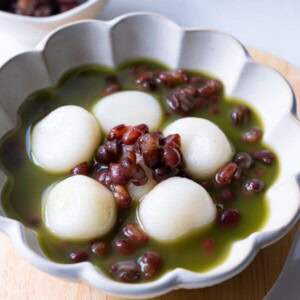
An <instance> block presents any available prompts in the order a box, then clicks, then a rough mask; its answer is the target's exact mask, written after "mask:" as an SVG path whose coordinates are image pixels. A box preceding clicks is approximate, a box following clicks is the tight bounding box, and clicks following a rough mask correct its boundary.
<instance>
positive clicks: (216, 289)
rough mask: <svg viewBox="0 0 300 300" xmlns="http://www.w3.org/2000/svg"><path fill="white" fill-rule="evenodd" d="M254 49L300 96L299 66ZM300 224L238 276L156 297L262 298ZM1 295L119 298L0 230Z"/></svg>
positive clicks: (44, 298) (169, 299) (175, 299)
mask: <svg viewBox="0 0 300 300" xmlns="http://www.w3.org/2000/svg"><path fill="white" fill-rule="evenodd" d="M251 53H252V55H253V56H254V57H255V58H256V59H257V60H258V61H259V62H262V63H265V64H268V65H271V66H273V67H274V68H276V69H278V70H279V71H280V72H282V73H283V74H284V75H285V76H286V77H287V78H288V79H289V81H290V82H291V84H292V85H293V87H294V89H295V92H296V94H297V95H298V99H300V70H299V69H297V68H295V67H293V66H291V65H289V64H287V63H286V62H284V61H282V60H280V59H278V58H275V57H273V56H270V55H268V54H266V53H262V52H259V51H256V50H251ZM299 106H300V105H299ZM297 226H299V224H298V225H296V226H295V227H294V228H293V229H292V230H291V231H290V233H289V234H288V235H286V236H285V237H284V238H283V239H281V240H280V241H278V242H277V243H275V244H273V245H272V246H269V247H267V248H266V249H264V250H262V251H260V252H259V254H258V255H257V256H256V258H255V259H254V261H253V262H252V263H251V264H250V266H249V267H248V268H247V269H246V270H244V271H243V272H242V273H241V274H239V275H237V276H236V277H234V278H232V279H230V280H228V281H226V282H224V283H221V284H219V285H216V286H213V287H210V288H205V289H197V290H178V291H175V292H172V293H169V294H168V295H165V296H162V297H159V298H156V299H155V300H194V299H197V300H202V299H205V300H211V299H214V300H225V299H226V300H228V299H230V300H235V299H237V300H240V299H243V300H257V299H262V298H263V296H264V295H265V294H266V293H267V292H268V291H269V289H270V288H271V287H272V285H273V283H274V281H275V280H276V279H277V277H278V275H279V273H280V271H281V269H282V267H283V264H284V262H285V259H286V256H287V254H288V251H289V248H290V245H291V242H292V240H293V237H294V235H295V232H296V227H297ZM0 299H1V300H7V299H8V300H15V299H16V300H21V299H30V300H48V299H49V300H54V299H55V300H56V299H57V300H64V299H66V300H70V299H71V300H72V299H82V300H89V299H93V300H119V298H114V297H110V296H106V295H104V294H102V293H101V292H100V291H98V290H96V289H94V288H91V287H89V286H88V285H87V284H84V283H71V282H67V281H64V280H62V279H58V278H55V277H52V276H50V275H48V274H45V273H42V272H41V271H39V270H37V269H35V268H34V267H32V266H30V265H29V264H28V263H27V262H25V261H24V259H23V258H21V257H20V256H19V255H18V254H17V253H16V251H15V249H14V248H13V247H12V245H11V242H10V241H9V239H8V238H7V237H6V236H4V235H3V234H0Z"/></svg>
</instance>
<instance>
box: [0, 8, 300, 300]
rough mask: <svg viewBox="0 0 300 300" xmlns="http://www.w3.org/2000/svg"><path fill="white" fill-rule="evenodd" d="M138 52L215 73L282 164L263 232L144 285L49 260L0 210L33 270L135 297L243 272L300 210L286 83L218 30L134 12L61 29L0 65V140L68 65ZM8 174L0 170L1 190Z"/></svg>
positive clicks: (297, 147) (298, 137)
mask: <svg viewBox="0 0 300 300" xmlns="http://www.w3.org/2000/svg"><path fill="white" fill-rule="evenodd" d="M136 57H151V58H154V59H159V60H161V61H163V62H165V63H166V64H168V65H169V66H171V67H172V68H178V67H181V68H193V69H199V70H203V71H206V72H209V73H211V74H213V75H215V76H217V77H219V78H220V79H221V80H222V81H223V82H224V85H225V89H226V93H227V95H229V96H234V97H238V98H242V99H244V100H245V101H246V102H247V103H249V104H250V105H251V106H253V107H254V108H255V109H256V110H257V111H258V112H259V113H260V114H261V116H262V118H263V122H264V127H265V135H264V137H265V141H266V142H267V143H268V144H269V145H270V146H272V148H273V149H274V150H275V151H276V153H277V155H278V157H279V160H280V165H281V171H280V175H279V177H278V179H277V181H276V182H275V183H274V184H273V185H272V187H271V188H270V189H269V190H268V192H267V196H268V202H269V206H270V216H269V219H268V220H267V222H266V225H265V226H264V228H263V229H262V230H261V231H259V232H255V233H253V234H251V235H250V236H249V237H248V238H246V239H244V240H240V241H237V242H235V243H234V245H233V247H232V249H231V251H230V254H229V255H228V257H227V258H226V260H225V261H224V262H223V263H222V264H220V265H219V266H217V267H216V268H214V269H212V270H210V271H208V272H204V273H195V272H191V271H188V270H184V269H180V268H177V269H175V270H173V271H170V272H168V273H167V274H165V275H164V276H162V277H161V278H158V279H157V280H155V281H153V282H149V283H142V284H125V283H119V282H116V281H113V280H111V279H109V278H107V277H106V276H105V275H104V274H103V273H102V272H101V271H100V270H99V269H97V268H96V267H94V266H93V265H92V264H91V263H89V262H83V263H79V264H71V265H64V264H58V263H54V262H52V261H50V260H49V259H48V258H47V257H46V256H45V255H44V254H43V252H42V251H41V249H40V247H39V244H38V240H37V236H36V234H35V233H34V232H33V231H32V230H30V229H28V228H26V227H24V226H23V225H22V224H21V223H20V222H18V221H15V220H12V219H10V218H8V217H6V216H5V212H4V211H3V210H2V211H0V215H1V216H0V229H1V230H2V231H3V232H5V233H6V234H7V235H8V236H10V238H11V239H12V241H13V243H14V245H15V247H16V249H17V250H18V251H19V253H20V254H21V255H22V256H23V257H24V258H25V259H26V260H27V261H29V262H30V263H31V264H33V265H34V266H36V267H37V268H39V269H41V270H43V271H45V272H48V273H51V274H53V275H56V276H61V277H64V278H68V279H72V280H83V281H86V282H88V283H89V284H91V285H92V286H94V287H97V288H99V289H100V290H102V291H103V292H105V293H108V294H113V295H117V296H120V297H129V298H138V299H141V298H147V297H154V296H157V295H161V294H163V293H166V292H168V291H171V290H174V289H178V288H200V287H206V286H211V285H214V284H216V283H219V282H221V281H224V280H226V279H228V278H230V277H232V276H234V275H236V274H238V273H239V272H241V271H242V270H243V269H244V268H245V267H246V266H247V265H248V264H249V263H250V262H251V261H252V259H253V258H254V256H255V255H256V253H257V252H258V251H259V249H261V248H263V247H265V246H267V245H269V244H270V243H273V242H275V241H276V240H278V239H279V238H281V237H282V236H283V235H284V234H286V233H287V232H288V230H289V229H290V228H291V227H292V225H293V224H294V223H295V222H296V221H297V219H298V217H299V214H300V197H299V193H300V189H299V183H300V173H299V171H300V165H299V153H300V142H299V141H300V126H299V121H298V120H297V118H296V114H295V112H296V101H295V96H294V93H293V91H292V89H291V87H290V86H289V84H288V82H287V81H286V80H285V79H284V78H283V77H282V76H281V75H280V74H279V73H278V72H277V71H275V70H273V69H272V68H269V67H267V66H264V65H261V64H258V63H255V62H254V61H253V60H252V59H251V57H250V56H249V54H248V52H247V51H246V49H245V48H244V47H243V46H242V45H241V44H240V43H239V42H238V41H237V40H236V39H234V38H232V37H231V36H229V35H227V34H225V33H222V32H218V31H211V30H187V29H183V28H181V27H179V26H178V25H176V24H174V23H173V22H172V21H170V20H168V19H166V18H164V17H162V16H159V15H153V14H142V13H138V14H129V15H125V16H121V17H119V18H117V19H114V20H112V21H109V22H101V21H86V22H79V23H76V24H73V25H69V26H66V27H64V28H62V29H60V30H58V31H56V32H54V33H53V34H52V35H51V36H49V37H48V38H47V39H45V40H44V41H43V42H41V43H40V44H39V46H38V48H37V49H35V50H34V51H30V52H26V53H23V54H20V55H18V56H16V57H14V58H13V59H11V60H10V61H9V62H7V63H6V64H5V65H4V66H3V67H2V68H1V70H0V91H1V92H0V124H1V126H0V137H1V136H2V135H4V134H5V133H7V132H8V131H9V130H11V129H12V128H14V127H15V126H16V124H17V110H18V108H19V106H20V104H21V103H22V102H23V101H24V99H25V98H26V97H27V96H28V95H30V94H31V93H32V92H34V91H36V90H38V89H42V88H45V87H49V86H53V85H55V84H56V83H57V81H58V80H59V78H60V77H61V76H62V75H63V74H64V73H65V72H66V71H68V70H70V69H71V68H74V67H78V66H81V65H87V64H99V63H101V64H106V65H108V66H116V65H118V64H119V63H120V62H122V61H124V60H127V59H130V58H136ZM6 179H7V178H6V176H5V175H4V173H3V172H0V187H1V188H2V187H3V185H4V184H5V182H6Z"/></svg>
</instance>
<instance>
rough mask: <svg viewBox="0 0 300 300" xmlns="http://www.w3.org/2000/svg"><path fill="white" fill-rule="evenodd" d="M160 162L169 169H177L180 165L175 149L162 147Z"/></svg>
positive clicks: (178, 153) (177, 152)
mask: <svg viewBox="0 0 300 300" xmlns="http://www.w3.org/2000/svg"><path fill="white" fill-rule="evenodd" d="M162 161H163V163H164V164H165V165H166V166H168V167H170V168H174V169H175V168H177V167H178V166H179V165H180V163H181V154H180V152H179V151H178V150H176V149H175V148H171V147H169V146H164V147H163V149H162Z"/></svg>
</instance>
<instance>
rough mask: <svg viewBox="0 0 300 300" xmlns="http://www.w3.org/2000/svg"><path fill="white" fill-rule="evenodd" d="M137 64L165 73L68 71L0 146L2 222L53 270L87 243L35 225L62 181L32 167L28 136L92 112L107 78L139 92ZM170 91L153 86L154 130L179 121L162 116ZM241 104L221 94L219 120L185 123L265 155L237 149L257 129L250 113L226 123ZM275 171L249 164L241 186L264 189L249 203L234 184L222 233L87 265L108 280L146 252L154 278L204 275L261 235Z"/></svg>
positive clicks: (128, 212) (122, 216) (123, 219)
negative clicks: (179, 271)
mask: <svg viewBox="0 0 300 300" xmlns="http://www.w3.org/2000/svg"><path fill="white" fill-rule="evenodd" d="M138 64H139V65H140V64H144V65H147V67H148V69H150V70H159V71H164V70H168V68H167V67H166V66H164V65H162V64H160V63H157V62H154V61H150V60H141V61H131V62H127V63H126V64H123V65H121V66H120V67H119V68H117V69H116V70H113V69H109V68H106V67H103V66H86V67H81V68H79V69H76V70H72V71H70V72H68V73H67V74H66V75H65V76H64V77H63V78H62V80H61V81H60V83H59V84H58V85H57V86H56V87H54V88H48V89H44V90H41V91H37V92H35V93H34V94H32V95H31V96H30V97H29V98H28V99H27V100H26V101H25V102H24V104H23V105H22V106H21V108H20V110H19V124H18V127H17V128H16V129H15V130H13V132H10V133H9V134H7V135H6V136H5V137H4V138H3V139H2V142H1V146H0V155H1V156H0V158H1V164H2V165H3V167H4V169H5V170H6V171H7V174H8V176H9V180H8V183H7V185H6V186H5V188H4V190H3V193H2V205H3V207H4V210H5V212H6V214H7V215H8V216H9V217H11V218H13V219H16V220H19V221H21V222H22V223H23V224H25V225H26V226H29V227H31V228H32V229H34V230H35V231H36V232H37V233H38V235H39V239H40V243H41V246H42V249H43V250H44V252H45V253H46V254H47V255H48V256H49V257H50V258H51V259H52V260H53V261H55V262H59V263H71V262H70V260H69V254H70V252H72V251H75V250H77V249H88V243H87V242H70V241H65V240H62V239H58V238H56V237H54V236H53V235H51V234H50V233H49V232H48V230H47V229H46V227H45V226H44V225H43V222H42V221H41V220H42V203H43V193H44V192H45V190H46V189H47V188H48V187H49V186H51V185H52V184H53V183H55V182H58V181H60V180H62V179H65V178H67V177H68V176H69V175H64V176H59V175H53V174H48V173H47V172H45V171H44V170H42V169H41V168H39V167H37V166H36V165H35V164H34V163H33V162H32V161H31V158H30V130H31V128H32V126H33V125H34V124H35V123H36V122H37V121H38V120H40V119H41V118H43V117H44V116H46V115H47V114H48V113H49V112H50V111H52V110H54V109H56V108H58V107H60V106H63V105H70V104H73V105H78V106H81V107H83V108H85V109H87V110H89V111H91V107H92V105H93V104H94V103H95V101H96V100H99V98H100V97H101V89H102V88H103V87H104V85H105V78H107V77H110V76H113V75H114V76H117V78H118V81H119V82H120V83H121V85H122V87H123V90H137V89H139V87H137V85H136V84H135V80H134V78H133V76H132V70H133V67H134V66H135V65H138ZM188 74H201V76H204V77H205V78H210V77H209V76H208V75H206V74H203V73H199V72H196V71H188ZM172 90H174V88H169V87H168V88H167V87H161V86H160V87H158V88H157V89H155V90H154V91H151V92H149V93H151V94H152V95H154V96H155V97H156V98H157V99H158V101H159V102H160V104H161V106H162V108H163V110H164V112H165V116H164V120H163V123H162V124H161V128H160V129H163V128H164V127H165V126H166V125H167V124H169V123H171V122H172V121H174V120H176V119H178V118H180V117H182V115H180V114H176V113H170V112H168V110H167V107H166V101H165V100H166V98H167V96H168V95H169V93H170V92H171V91H172ZM242 103H243V102H242V101H241V100H238V99H232V98H227V97H226V96H225V95H224V93H223V94H222V97H221V101H220V103H219V105H218V110H219V112H218V113H212V110H211V109H210V108H204V109H198V110H196V111H194V112H192V113H191V114H190V116H194V117H201V118H205V119H208V120H210V121H212V122H213V123H215V124H216V125H218V126H219V127H220V128H221V130H223V132H224V133H225V134H226V136H227V137H228V138H229V140H230V141H231V142H232V144H233V146H234V148H235V151H236V153H238V152H247V153H249V152H252V151H255V150H259V149H268V148H269V147H267V146H266V145H265V144H264V143H263V142H258V143H255V144H251V145H249V144H245V143H243V142H242V141H241V139H240V136H241V134H243V133H244V132H246V131H248V130H249V129H251V128H253V127H259V128H262V122H261V120H260V118H259V116H258V115H257V113H256V112H255V111H254V110H253V109H252V108H250V109H251V111H252V113H251V118H250V121H249V123H248V124H247V126H244V127H238V126H234V125H233V124H232V122H231V120H230V117H229V116H230V112H231V111H232V110H233V109H234V108H235V107H237V106H238V105H240V104H242ZM116 109H118V108H116ZM112 118H113V112H112ZM99 145H100V141H99ZM199 155H201V154H199ZM278 169H279V166H278V162H276V161H275V163H273V164H272V165H271V166H268V165H264V164H262V163H259V162H255V163H254V166H252V167H251V168H249V169H247V178H261V179H263V181H264V183H265V189H264V190H263V192H261V193H257V194H255V195H252V196H251V197H248V196H245V195H244V193H243V191H242V189H241V186H240V185H237V184H233V185H232V186H231V187H232V188H233V189H234V191H235V193H236V196H237V197H236V199H235V200H234V201H231V202H228V203H224V207H225V208H229V207H232V208H237V209H238V210H239V211H240V213H241V220H240V223H239V224H238V226H237V227H236V228H233V229H222V228H220V227H219V226H218V225H217V224H213V225H212V226H211V227H210V228H209V229H208V230H207V231H205V232H204V233H199V234H196V235H193V236H192V237H189V238H188V239H185V240H183V241H181V242H176V243H169V244H168V243H160V242H157V241H154V240H153V239H149V242H148V243H147V245H146V246H143V247H138V248H137V250H136V252H134V253H133V254H132V255H127V256H124V255H122V254H120V253H117V252H116V251H114V249H113V247H112V246H110V249H109V252H108V254H107V255H106V256H103V257H101V256H97V255H95V254H92V253H91V252H89V253H90V255H89V261H91V262H92V263H93V264H95V265H96V266H98V267H99V268H100V269H101V270H103V271H104V272H105V273H106V274H107V275H108V276H110V275H109V272H108V271H109V268H110V266H111V265H112V264H113V263H115V262H118V261H121V260H130V259H137V258H138V257H139V256H140V255H142V254H143V253H144V252H145V251H147V250H153V251H156V252H157V253H159V254H160V255H161V257H162V259H163V270H162V272H160V275H162V274H164V273H165V272H166V271H168V270H172V269H174V268H177V267H180V268H185V269H188V270H192V271H195V272H205V271H208V270H210V269H212V268H214V267H216V266H217V265H219V264H220V263H222V261H224V259H225V258H226V256H227V255H228V253H229V251H230V248H231V246H232V243H233V242H235V241H237V240H240V239H244V238H246V237H247V236H249V235H250V234H251V233H253V232H256V231H258V230H260V229H261V228H262V227H263V225H264V223H265V222H266V219H267V218H268V204H267V199H266V195H265V194H266V190H267V189H268V188H269V187H270V186H271V184H272V183H273V182H274V181H275V179H276V176H277V174H278ZM259 176H261V177H259ZM218 193H219V191H218V190H217V189H212V190H210V191H209V194H210V196H211V197H212V199H213V200H214V202H217V201H218V197H219V194H218ZM183 201H184V199H183ZM137 205H138V203H137V201H135V202H134V204H133V206H132V207H131V208H130V209H119V211H118V221H117V223H116V225H115V226H114V228H113V230H112V231H111V232H110V233H109V234H108V235H106V236H105V237H103V239H104V240H106V241H108V242H109V243H111V242H112V241H114V240H115V238H116V236H119V237H120V236H122V233H121V225H122V224H126V223H128V222H129V221H130V220H132V221H135V222H136V209H137ZM39 220H40V221H39ZM206 237H209V238H213V239H215V242H216V249H215V251H213V252H212V253H206V252H205V251H203V249H202V248H201V241H203V240H204V239H205V238H206Z"/></svg>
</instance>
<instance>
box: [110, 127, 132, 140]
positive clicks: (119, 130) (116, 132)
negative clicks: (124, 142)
mask: <svg viewBox="0 0 300 300" xmlns="http://www.w3.org/2000/svg"><path fill="white" fill-rule="evenodd" d="M127 129H128V127H127V126H125V125H124V124H121V125H118V126H116V127H114V128H113V129H111V131H110V132H109V133H108V136H107V139H108V140H109V141H112V140H121V139H122V136H123V134H124V133H125V131H127Z"/></svg>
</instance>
